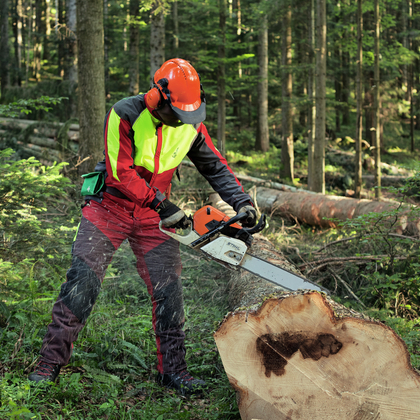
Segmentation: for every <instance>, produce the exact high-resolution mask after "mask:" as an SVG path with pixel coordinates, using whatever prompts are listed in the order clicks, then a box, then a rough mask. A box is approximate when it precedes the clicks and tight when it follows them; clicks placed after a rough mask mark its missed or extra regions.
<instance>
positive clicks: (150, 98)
mask: <svg viewBox="0 0 420 420" xmlns="http://www.w3.org/2000/svg"><path fill="white" fill-rule="evenodd" d="M147 105H149V106H150V108H153V109H159V108H160V106H161V105H162V94H161V92H160V90H159V89H158V88H157V87H154V88H153V89H150V90H149V92H147Z"/></svg>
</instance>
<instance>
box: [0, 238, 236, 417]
mask: <svg viewBox="0 0 420 420" xmlns="http://www.w3.org/2000/svg"><path fill="white" fill-rule="evenodd" d="M182 253H183V267H184V270H183V278H182V280H183V286H184V299H185V313H186V325H185V331H186V336H187V338H186V346H187V363H188V366H189V369H190V371H191V372H192V373H193V374H195V375H196V376H197V377H200V378H203V379H205V380H206V381H207V382H208V384H209V390H208V392H207V394H206V395H205V396H204V398H198V397H191V398H185V397H181V396H179V395H177V394H176V393H174V392H172V391H168V390H166V389H163V388H161V387H160V386H159V385H157V383H156V381H155V375H156V373H157V371H156V368H155V365H156V356H155V352H156V344H155V337H154V332H153V329H152V322H151V304H150V299H149V296H148V294H147V290H146V288H145V286H144V284H143V282H142V281H141V280H140V278H139V277H138V275H137V272H136V271H135V260H134V256H133V255H132V253H131V250H130V249H129V245H128V243H124V244H123V246H122V247H121V248H120V250H119V251H118V252H117V253H116V255H115V257H114V260H113V264H112V266H111V267H110V269H109V270H108V274H107V277H106V279H105V280H104V284H103V288H102V292H101V294H100V296H99V299H98V301H97V304H96V305H95V308H94V310H93V311H92V314H91V316H90V317H89V319H88V321H87V324H86V326H85V328H84V329H83V330H82V332H81V334H80V335H79V339H78V341H77V342H76V345H75V348H74V351H73V355H72V358H71V361H70V364H69V365H68V366H67V367H65V368H64V369H63V370H62V372H61V374H60V377H59V378H60V381H59V383H58V384H56V385H53V386H51V387H48V388H45V386H42V385H40V386H37V387H31V386H30V385H29V382H28V381H27V379H26V377H27V375H28V373H30V371H31V368H32V367H33V365H34V363H35V361H36V358H37V352H38V350H39V348H40V346H41V342H42V338H43V336H44V333H45V331H46V327H45V326H46V324H47V323H48V321H47V320H46V317H47V316H49V315H50V311H51V306H52V303H53V302H52V301H49V302H45V301H42V302H38V303H37V306H36V311H32V310H31V308H29V307H27V308H20V310H19V311H18V312H16V313H15V314H14V315H12V319H11V320H10V321H12V322H11V323H10V322H9V324H10V326H6V327H5V328H3V329H2V330H1V334H2V340H1V341H2V347H1V350H0V371H1V380H0V395H1V408H0V418H2V419H3V418H4V419H6V418H12V419H14V418H15V419H20V418H31V419H59V418H63V419H64V418H66V419H97V418H104V419H105V418H106V419H148V420H149V419H165V420H169V419H174V420H175V419H239V418H240V417H239V414H238V409H237V406H236V401H235V395H234V392H233V390H232V389H231V388H230V386H229V383H228V380H227V377H226V374H225V372H224V370H223V366H222V363H221V361H220V358H219V355H218V352H217V348H216V345H215V343H214V340H213V337H212V332H213V330H214V328H215V326H217V323H218V321H220V320H221V319H223V316H224V315H225V313H226V312H227V302H226V297H225V294H224V282H225V277H226V276H225V271H224V269H223V268H222V267H220V266H219V265H217V264H215V263H210V262H208V261H205V260H203V259H202V258H200V257H198V256H197V255H196V254H190V252H189V251H188V250H187V249H185V248H183V249H182ZM22 310H23V311H22ZM12 325H13V326H12Z"/></svg>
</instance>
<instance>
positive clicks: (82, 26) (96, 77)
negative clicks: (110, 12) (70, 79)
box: [76, 0, 105, 174]
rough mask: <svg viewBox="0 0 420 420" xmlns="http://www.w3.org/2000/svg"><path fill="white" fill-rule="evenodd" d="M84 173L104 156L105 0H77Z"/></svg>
mask: <svg viewBox="0 0 420 420" xmlns="http://www.w3.org/2000/svg"><path fill="white" fill-rule="evenodd" d="M76 8H77V53H78V79H79V87H78V91H79V124H80V149H79V150H80V157H81V158H82V159H84V158H86V157H89V159H88V160H87V161H85V162H84V163H82V164H81V165H80V166H79V168H80V169H79V171H80V173H81V174H83V173H87V172H92V171H93V168H94V167H95V165H96V163H97V162H98V161H99V160H101V159H102V157H103V154H102V152H103V148H104V143H103V120H104V116H105V74H104V31H103V13H104V8H103V1H102V0H91V1H89V2H85V1H83V0H77V2H76Z"/></svg>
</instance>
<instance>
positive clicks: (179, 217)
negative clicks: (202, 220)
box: [155, 199, 191, 229]
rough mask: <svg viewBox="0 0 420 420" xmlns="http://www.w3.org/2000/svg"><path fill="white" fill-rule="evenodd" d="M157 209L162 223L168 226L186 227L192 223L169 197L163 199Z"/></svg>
mask: <svg viewBox="0 0 420 420" xmlns="http://www.w3.org/2000/svg"><path fill="white" fill-rule="evenodd" d="M155 211H157V213H158V214H159V217H160V219H161V220H162V224H163V226H165V227H166V228H178V229H186V228H187V227H188V226H189V225H190V223H191V221H190V220H189V219H188V218H187V216H186V215H185V213H184V212H183V211H182V210H181V209H180V208H179V207H178V206H176V205H175V204H174V203H171V202H170V201H169V200H168V199H166V200H163V201H162V202H161V203H160V204H159V205H158V206H157V207H156V208H155Z"/></svg>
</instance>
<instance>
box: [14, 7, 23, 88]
mask: <svg viewBox="0 0 420 420" xmlns="http://www.w3.org/2000/svg"><path fill="white" fill-rule="evenodd" d="M22 28H23V14H22V0H16V25H15V27H14V31H15V60H16V73H17V74H16V77H15V83H14V84H15V85H16V86H21V85H22V49H23V38H22Z"/></svg>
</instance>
